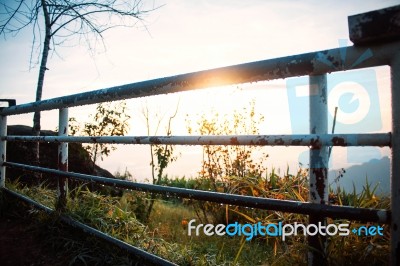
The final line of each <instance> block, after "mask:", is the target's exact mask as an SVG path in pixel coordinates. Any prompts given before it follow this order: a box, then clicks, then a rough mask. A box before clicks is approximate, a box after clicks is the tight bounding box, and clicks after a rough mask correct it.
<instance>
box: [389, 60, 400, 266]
mask: <svg viewBox="0 0 400 266" xmlns="http://www.w3.org/2000/svg"><path fill="white" fill-rule="evenodd" d="M390 66H391V69H390V71H391V72H390V73H391V79H392V89H391V91H392V134H393V138H392V145H391V147H392V151H391V152H392V154H391V155H392V156H391V157H392V158H391V159H392V160H391V166H390V167H391V169H390V170H391V171H390V186H391V209H392V212H393V220H392V224H391V226H390V241H391V265H393V266H394V265H400V207H399V206H400V53H397V54H396V55H395V56H394V57H393V61H392V63H391V65H390Z"/></svg>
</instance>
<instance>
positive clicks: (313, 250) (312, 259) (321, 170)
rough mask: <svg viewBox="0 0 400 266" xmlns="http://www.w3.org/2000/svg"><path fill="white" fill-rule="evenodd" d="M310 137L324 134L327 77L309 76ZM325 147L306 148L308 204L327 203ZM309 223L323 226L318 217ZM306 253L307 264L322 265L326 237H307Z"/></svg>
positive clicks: (322, 217) (318, 145) (324, 259)
mask: <svg viewBox="0 0 400 266" xmlns="http://www.w3.org/2000/svg"><path fill="white" fill-rule="evenodd" d="M309 91H310V134H327V133H328V97H327V76H326V74H324V75H318V76H310V88H309ZM328 149H329V148H328V146H326V145H322V144H320V143H316V144H314V145H311V147H310V170H309V177H310V198H309V199H310V200H309V201H310V202H312V203H317V204H321V205H326V204H328V202H329V201H328ZM309 223H310V224H318V223H321V224H323V225H324V226H325V225H326V218H325V217H324V216H323V215H321V214H319V213H318V214H315V215H310V217H309ZM308 244H309V245H310V251H309V252H308V265H311V266H314V265H315V266H317V265H325V264H326V263H327V262H326V258H325V253H326V244H327V243H326V237H324V236H322V235H318V234H317V235H310V236H308Z"/></svg>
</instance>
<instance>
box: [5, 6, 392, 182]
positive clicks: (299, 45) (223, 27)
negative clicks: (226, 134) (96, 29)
mask: <svg viewBox="0 0 400 266" xmlns="http://www.w3.org/2000/svg"><path fill="white" fill-rule="evenodd" d="M2 1H3V0H2ZM145 4H146V5H147V6H148V7H153V6H154V7H158V8H157V9H156V10H154V11H152V12H150V13H148V14H147V15H146V17H145V18H144V21H142V22H141V23H138V24H137V27H135V28H117V29H113V30H111V31H109V32H106V33H105V34H104V37H105V43H106V50H105V51H104V50H103V49H101V48H99V49H98V50H96V51H94V53H92V55H91V54H90V53H88V51H87V47H86V46H85V45H84V44H83V43H76V45H69V46H66V47H57V54H55V53H53V54H52V55H51V57H50V58H49V61H48V68H49V70H48V71H47V72H46V79H45V86H44V91H43V99H48V98H53V97H59V96H64V95H69V94H75V93H80V92H85V91H90V90H94V89H101V88H107V87H112V86H116V85H122V84H127V83H133V82H137V81H143V80H148V79H154V78H160V77H166V76H172V75H177V74H182V73H188V72H193V71H199V70H204V69H211V68H215V67H221V66H228V65H233V64H240V63H245V62H251V61H258V60H263V59H269V58H276V57H282V56H287V55H294V54H301V53H306V52H311V51H318V50H325V49H330V48H337V47H340V46H341V45H343V44H344V43H347V45H352V44H351V42H350V41H349V40H348V38H349V37H348V26H347V17H348V16H349V15H354V14H359V13H363V12H367V11H371V10H375V9H381V8H385V7H389V6H393V5H396V4H399V1H398V0H397V1H393V0H390V1H389V0H380V1H379V0H376V1H371V0H370V1H365V0H364V1H363V0H355V1H337V0H336V1H331V0H328V1H311V0H308V1H289V0H283V1H282V0H281V1H278V0H276V1H263V0H249V1H239V0H234V1H232V0H230V1H228V0H221V1H205V0H203V1H184V0H171V1H165V0H163V1H161V0H153V1H147V2H146V1H145ZM31 41H32V35H31V31H30V30H29V29H25V30H23V31H21V32H20V33H19V34H18V35H16V36H8V37H7V38H6V39H4V38H0V98H14V99H16V100H17V103H18V104H21V103H28V102H32V101H34V98H35V88H36V79H37V75H38V66H36V67H35V68H33V69H31V70H30V69H29V60H30V52H31ZM366 71H367V72H362V73H360V75H361V76H360V77H359V78H356V82H355V83H356V84H354V77H353V76H351V77H350V80H349V81H348V82H340V81H342V80H344V81H346V78H348V76H335V75H331V76H330V77H329V78H328V83H334V84H337V86H336V87H332V88H331V90H330V96H331V98H332V99H333V100H331V101H330V102H329V112H330V124H329V128H331V127H332V112H333V111H332V110H333V109H334V106H337V105H339V106H341V107H342V108H339V115H338V118H337V119H338V125H337V128H336V132H338V133H348V132H349V131H352V130H354V129H355V128H356V129H358V130H361V131H362V132H389V131H390V104H388V103H389V102H390V89H389V86H390V77H389V72H388V71H389V68H388V67H379V68H373V69H368V70H366ZM368 71H369V72H368ZM347 74H348V73H347ZM353 74H354V73H353ZM355 74H357V75H358V72H357V73H355ZM350 75H352V74H351V73H350ZM363 75H364V76H363ZM357 77H358V76H357ZM364 77H372V78H371V80H369V79H364ZM361 79H362V80H368V81H366V83H363V82H364V81H362V82H361V83H360V82H357V81H360V80H361ZM300 81H301V80H297V79H292V80H289V81H288V80H277V81H272V82H259V83H256V84H243V85H237V86H231V87H224V88H210V89H205V90H201V91H198V92H185V93H177V94H172V95H166V96H156V97H149V98H146V99H145V100H144V99H134V100H130V101H128V108H129V110H130V114H131V115H132V119H131V121H130V131H129V135H133V136H141V135H146V126H145V121H144V118H143V115H142V114H141V110H142V108H143V106H145V105H147V106H149V109H150V110H151V112H153V117H154V119H153V121H152V128H151V131H152V132H153V133H152V134H155V132H154V130H155V129H154V128H155V125H154V123H155V121H156V120H157V118H156V114H159V116H162V114H164V115H165V117H168V116H169V115H170V114H172V113H173V112H174V110H175V109H176V106H177V104H178V102H179V109H178V116H177V117H176V119H174V121H173V124H172V131H173V134H176V135H185V134H187V128H186V122H185V120H186V117H189V119H190V120H191V123H192V124H195V122H196V120H197V119H198V117H199V115H201V114H203V113H205V114H209V113H210V110H216V111H217V112H219V113H227V114H229V113H232V110H234V109H237V110H239V109H241V108H243V107H244V106H246V105H248V103H249V102H250V101H251V100H252V99H256V110H257V112H259V113H262V114H263V115H264V116H265V122H263V123H262V124H261V125H260V133H261V134H291V133H307V132H303V131H304V130H305V129H304V128H303V125H307V123H308V118H307V116H305V117H299V114H300V113H301V114H302V113H303V112H304V111H305V108H302V106H303V105H304V104H306V102H304V99H306V97H305V98H302V97H300V96H299V95H301V88H300V87H299V88H297V89H298V90H297V89H296V90H295V93H294V94H293V90H288V88H289V87H291V86H292V84H296V82H300ZM335 82H336V83H335ZM351 82H353V83H351ZM300 83H301V82H300ZM360 84H361V85H360ZM360 86H361V87H360ZM364 86H365V87H368V88H369V89H367V95H365V90H364V91H363V87H364ZM371 91H372V93H373V95H372V94H370V93H371ZM349 92H352V93H350V94H349ZM363 92H364V94H363ZM346 93H347V94H348V95H345V94H346ZM352 95H353V96H354V95H355V96H356V98H354V97H353V96H352ZM306 96H307V95H306ZM342 96H343V97H342ZM368 96H370V97H368ZM368 98H369V99H368ZM293 107H297V108H298V107H300V109H301V112H297V111H295V109H293ZM342 109H343V110H342ZM370 109H371V110H372V109H373V110H374V112H373V113H374V114H372V112H371V114H370V113H368V114H367V115H366V113H365V112H364V113H363V110H364V111H365V110H370ZM93 110H94V109H93V107H85V108H82V107H79V108H71V110H70V116H73V117H76V118H77V119H78V121H81V122H85V121H88V120H89V119H90V118H89V117H88V114H90V113H91V112H93ZM356 111H357V112H361V113H360V114H357V112H356ZM360 116H362V117H364V116H368V119H367V120H364V122H363V123H364V124H362V123H361V122H360V121H361V120H360ZM42 117H43V118H42V120H43V122H42V128H44V129H55V127H56V126H57V124H58V122H57V112H55V111H51V112H43V114H42ZM362 117H361V118H362ZM8 121H9V124H26V125H31V124H32V122H31V121H32V114H28V115H18V116H13V117H12V118H9V120H8ZM164 122H165V119H164ZM157 134H158V135H165V124H162V126H161V127H160V129H159V131H158V132H157ZM306 150H307V149H306V148H285V147H281V148H278V147H274V148H269V147H266V148H265V151H266V152H267V153H268V154H269V159H268V160H269V162H270V166H269V167H270V169H271V168H272V167H275V168H279V169H283V170H286V166H290V168H291V169H293V170H295V169H296V168H297V167H298V164H299V160H302V159H304V158H305V157H307V155H306V154H305V153H304V152H305V151H306ZM178 151H179V152H180V156H179V159H178V161H177V162H176V163H174V164H173V165H171V167H169V168H168V171H167V172H168V173H169V174H170V175H179V176H182V175H186V176H194V175H195V174H196V172H198V171H199V170H200V159H201V149H200V148H199V147H179V148H178ZM288 151H290V152H288ZM360 154H362V155H363V156H360ZM388 154H389V150H388V149H376V148H374V149H368V148H353V149H345V148H334V150H333V154H332V159H331V167H332V168H340V167H347V166H349V165H353V164H357V163H361V162H364V161H367V160H369V159H371V158H381V157H382V156H387V155H388ZM149 160H150V154H149V147H147V146H123V145H121V146H119V147H118V149H117V151H115V152H114V153H113V154H112V155H111V156H110V157H108V158H106V159H105V160H104V161H102V162H101V163H100V165H101V166H103V167H105V168H106V169H108V170H109V171H111V172H115V171H117V170H120V171H124V170H125V169H127V170H128V171H130V172H131V173H132V174H133V176H134V177H135V178H137V179H139V180H143V179H145V178H149V177H150V167H149Z"/></svg>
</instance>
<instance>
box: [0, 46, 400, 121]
mask: <svg viewBox="0 0 400 266" xmlns="http://www.w3.org/2000/svg"><path fill="white" fill-rule="evenodd" d="M344 50H345V51H346V59H345V60H344V61H343V59H342V52H343V51H344ZM398 51H400V41H395V42H389V43H386V44H376V45H371V46H368V49H367V48H365V47H363V46H349V47H341V48H336V49H330V50H323V51H317V52H311V53H305V54H300V55H292V56H286V57H281V58H274V59H267V60H262V61H256V62H251V63H245V64H239V65H234V66H228V67H221V68H215V69H211V70H204V71H199V72H193V73H188V74H181V75H177V76H171V77H166V78H159V79H153V80H148V81H141V82H137V83H132V84H126V85H121V86H116V87H111V88H106V89H101V90H95V91H90V92H85V93H78V94H73V95H69V96H64V97H58V98H54V99H49V100H42V101H38V102H31V103H27V104H21V105H17V106H11V107H7V108H4V109H2V110H0V116H1V115H3V116H4V115H16V114H23V113H29V112H34V111H44V110H51V109H60V108H67V107H73V106H79V105H86V104H95V103H101V102H107V101H116V100H123V99H130V98H139V97H144V96H150V95H160V94H168V93H174V92H180V91H189V90H195V89H201V88H207V87H214V86H223V85H233V84H241V83H249V82H257V81H265V80H274V79H284V78H289V77H296V76H306V75H319V74H325V73H330V72H335V71H343V70H350V69H359V68H366V67H375V66H382V65H389V64H390V61H391V58H392V57H393V54H395V53H396V52H398ZM372 55H373V56H372ZM360 58H368V60H359V59H360Z"/></svg>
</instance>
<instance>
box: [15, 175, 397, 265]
mask: <svg viewBox="0 0 400 266" xmlns="http://www.w3.org/2000/svg"><path fill="white" fill-rule="evenodd" d="M303 176H304V173H300V174H298V175H297V176H286V177H284V178H279V177H276V178H275V179H273V180H272V181H273V184H272V182H271V181H270V185H271V186H270V187H269V188H268V189H266V188H265V187H268V186H266V185H265V184H262V183H260V182H261V181H260V180H256V179H255V180H254V182H257V184H255V183H252V181H249V180H247V181H246V182H242V181H240V186H238V187H240V189H241V190H242V191H247V193H250V192H251V193H255V194H258V195H260V196H267V197H272V198H278V199H291V200H298V201H306V200H307V194H308V188H307V186H308V185H307V183H306V181H305V180H304V178H303ZM235 182H236V181H235ZM7 187H8V188H10V189H12V190H15V191H18V192H19V193H22V194H25V195H27V196H29V197H31V198H33V199H35V200H36V201H38V202H40V203H42V204H44V205H46V206H49V207H53V206H54V204H55V199H56V192H55V191H54V190H51V189H49V188H47V187H46V185H45V184H42V185H41V186H39V187H26V186H23V185H21V184H20V183H18V182H15V183H8V184H7ZM375 190H376V188H371V187H370V186H369V185H368V183H367V184H366V186H365V187H364V190H363V192H362V193H360V194H356V193H355V191H353V192H345V191H343V190H341V189H338V190H336V191H331V195H330V198H331V199H334V201H335V203H336V204H339V205H350V206H355V207H367V208H379V209H388V208H389V205H390V204H389V199H388V198H385V197H383V198H380V197H378V196H377V195H375ZM142 197H143V193H138V192H131V191H125V192H124V194H123V196H122V197H113V196H106V195H101V194H99V193H94V192H91V191H89V190H87V189H85V188H84V187H78V188H76V189H75V190H73V191H71V193H70V198H69V199H68V206H67V213H68V214H69V215H70V216H72V217H73V218H75V219H77V220H79V221H81V222H83V223H85V224H88V225H90V226H92V227H94V228H96V229H99V230H101V231H103V232H105V233H107V234H110V235H112V236H114V237H116V238H119V239H121V240H123V241H125V242H127V243H130V244H132V245H134V246H137V247H139V248H142V249H144V250H146V251H148V252H151V253H154V254H156V255H158V256H161V257H163V258H166V259H168V260H171V261H173V262H175V263H177V264H179V265H305V264H306V254H307V252H308V249H309V248H308V246H307V241H306V238H305V237H304V236H296V237H291V238H290V239H288V240H286V241H282V240H280V238H278V237H264V238H254V239H252V240H251V241H245V240H244V238H243V237H239V236H236V237H229V236H210V237H209V236H205V235H203V234H200V235H199V236H195V235H192V236H189V235H188V232H187V227H186V226H185V224H182V221H183V220H186V221H189V220H191V219H196V224H198V223H200V221H199V216H198V214H199V211H198V210H199V209H198V206H202V207H204V206H207V207H208V208H209V209H208V211H207V213H206V215H207V219H208V220H209V221H211V222H213V223H217V221H216V220H215V217H220V216H222V217H227V219H228V221H229V222H234V221H240V222H242V223H254V222H258V221H260V222H262V223H265V224H267V223H275V222H277V221H284V222H286V223H293V222H300V223H307V217H306V216H304V215H299V214H290V213H282V212H276V211H267V210H264V211H261V210H255V209H250V208H239V207H234V206H229V207H226V206H225V205H223V206H221V205H219V204H218V205H204V204H203V203H199V202H195V201H183V202H180V201H179V200H175V201H172V200H161V199H158V200H156V202H155V204H154V209H153V212H152V214H151V216H150V219H149V221H148V224H143V223H141V222H140V221H139V220H138V219H137V218H136V215H137V214H140V212H141V210H142V209H143V208H142V205H143V204H144V202H145V201H144V200H143V198H142ZM201 204H203V205H201ZM213 212H221V213H220V215H215V213H213ZM203 218H204V217H203ZM328 222H329V223H339V222H349V221H346V220H336V221H334V220H332V219H328ZM351 225H352V226H359V225H364V224H361V223H358V222H357V221H352V222H351ZM384 227H385V236H384V237H381V236H374V237H358V236H355V235H349V236H346V237H341V236H334V237H330V238H329V241H328V246H327V254H328V256H329V258H328V262H329V264H330V265H343V264H347V265H360V264H365V263H367V264H368V265H381V264H385V263H387V262H388V254H389V235H388V227H387V226H384ZM55 228H57V227H56V226H54V228H53V229H52V230H56V232H57V233H56V234H52V236H51V237H52V238H51V241H50V243H58V244H59V245H61V246H64V247H67V250H68V249H71V250H72V251H73V252H72V253H73V254H74V256H72V257H71V261H82V260H83V261H90V262H98V261H112V260H115V258H112V257H107V256H106V257H104V256H102V255H101V254H100V255H99V254H98V253H97V252H93V250H91V248H88V247H87V246H85V245H84V244H79V243H80V242H79V241H75V240H71V237H70V236H68V235H67V236H65V235H64V234H63V233H62V232H61V231H60V230H58V229H55ZM83 238H86V236H85V237H83ZM91 241H95V240H94V239H92V240H91ZM58 244H57V245H58ZM97 247H101V245H94V246H93V249H94V250H97ZM55 248H57V247H55ZM96 254H97V255H96ZM121 258H122V262H119V263H121V264H124V261H125V262H127V260H126V259H125V258H124V257H123V256H122V257H121ZM111 264H113V263H111Z"/></svg>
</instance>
